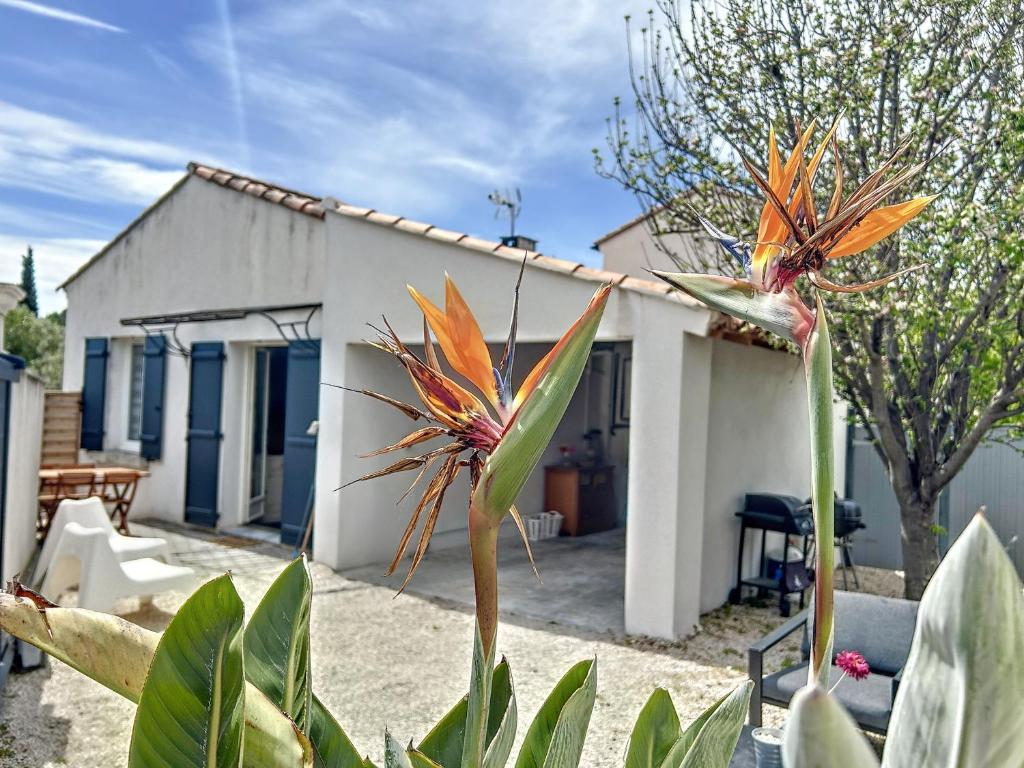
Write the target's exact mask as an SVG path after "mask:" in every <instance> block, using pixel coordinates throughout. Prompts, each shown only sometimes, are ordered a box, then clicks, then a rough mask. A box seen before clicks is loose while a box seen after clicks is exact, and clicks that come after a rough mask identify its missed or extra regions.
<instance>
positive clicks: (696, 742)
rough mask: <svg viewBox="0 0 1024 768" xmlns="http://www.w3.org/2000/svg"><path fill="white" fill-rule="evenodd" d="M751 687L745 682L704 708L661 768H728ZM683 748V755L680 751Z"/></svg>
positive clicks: (744, 718) (740, 728)
mask: <svg viewBox="0 0 1024 768" xmlns="http://www.w3.org/2000/svg"><path fill="white" fill-rule="evenodd" d="M753 688H754V684H753V683H752V682H751V681H749V680H747V681H746V682H744V683H743V684H742V685H739V686H737V687H736V688H735V689H734V690H733V691H732V693H729V694H728V695H726V696H723V697H722V698H721V699H719V700H718V701H717V702H715V703H714V704H712V705H711V706H710V707H708V709H706V710H705V711H704V712H703V713H702V714H701V716H700V717H699V718H697V719H696V720H695V721H694V722H693V723H691V724H690V727H689V728H687V729H686V731H685V732H684V733H683V735H682V737H681V738H680V739H679V744H678V745H677V746H676V747H675V748H673V750H672V753H671V754H670V755H669V756H668V757H667V758H666V759H665V762H663V763H662V766H663V768H728V766H729V762H730V761H731V760H732V755H733V753H734V752H735V751H736V743H737V742H738V741H739V738H740V731H742V730H743V722H744V720H746V717H747V705H748V704H749V703H750V692H751V691H752V690H753ZM684 745H685V753H683V754H680V751H681V750H680V748H681V747H683V746H684Z"/></svg>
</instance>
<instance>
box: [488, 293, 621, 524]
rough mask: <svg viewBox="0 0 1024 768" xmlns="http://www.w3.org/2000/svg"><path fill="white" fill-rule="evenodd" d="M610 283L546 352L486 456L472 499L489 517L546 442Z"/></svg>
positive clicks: (514, 490) (583, 359)
mask: <svg viewBox="0 0 1024 768" xmlns="http://www.w3.org/2000/svg"><path fill="white" fill-rule="evenodd" d="M608 292H609V287H608V286H604V287H602V288H601V289H599V290H598V292H597V293H596V294H595V295H594V298H593V299H592V300H591V302H590V305H589V306H588V307H587V309H586V311H585V312H584V313H583V315H582V316H580V318H579V319H578V320H577V321H576V323H575V324H573V326H572V328H570V329H569V331H568V332H567V333H566V334H565V336H563V337H562V338H561V339H560V340H559V341H558V343H557V344H556V345H555V347H554V348H553V349H552V351H551V354H550V355H549V356H548V357H545V358H544V360H543V361H541V365H544V366H546V367H545V369H544V372H543V374H541V375H540V378H539V379H538V380H537V384H536V387H535V388H534V389H533V391H532V392H530V393H529V395H528V396H527V397H526V400H525V402H523V403H522V405H520V407H519V409H518V410H517V411H516V412H515V415H514V417H513V419H512V422H511V423H510V424H509V425H508V427H507V428H506V431H505V434H504V435H503V436H502V438H501V442H500V443H499V445H498V448H497V449H496V450H495V451H494V452H493V453H492V454H491V455H490V456H488V457H487V461H486V462H485V464H484V468H483V472H482V473H481V477H480V482H478V483H477V485H476V491H475V492H474V494H473V499H472V504H473V505H474V506H475V507H477V508H478V509H480V510H481V511H483V512H484V513H485V514H487V515H488V516H490V517H491V518H492V519H500V518H502V517H504V516H505V515H506V514H507V513H508V511H509V509H511V507H512V505H513V504H514V503H515V500H516V497H517V496H518V495H519V491H520V490H522V488H523V485H524V484H525V483H526V480H527V478H529V476H530V474H531V473H532V472H533V470H534V467H536V466H537V462H538V461H540V458H541V456H542V455H543V454H544V450H545V449H546V448H547V447H548V443H550V442H551V437H552V435H554V433H555V429H556V428H557V427H558V424H559V422H561V420H562V416H563V415H564V414H565V409H566V408H568V406H569V401H570V400H571V399H572V396H573V393H574V392H575V391H576V385H577V384H578V383H579V380H580V376H582V375H583V369H584V368H585V367H586V365H587V360H588V359H589V357H590V347H591V344H592V343H593V341H594V335H595V334H596V333H597V328H598V326H599V325H600V324H601V316H602V314H603V313H604V305H605V301H606V300H607V297H608Z"/></svg>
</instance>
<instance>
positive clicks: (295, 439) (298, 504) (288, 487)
mask: <svg viewBox="0 0 1024 768" xmlns="http://www.w3.org/2000/svg"><path fill="white" fill-rule="evenodd" d="M319 410H320V341H319V340H300V341H293V342H290V343H289V344H288V384H287V390H286V393H285V412H284V480H283V482H282V488H281V543H282V544H291V545H294V544H297V543H298V542H300V541H301V540H302V537H303V534H304V533H305V530H304V528H305V520H306V508H307V506H308V504H309V503H310V501H311V499H312V496H311V489H312V487H313V482H314V479H315V475H316V434H315V433H314V434H312V435H311V434H309V432H310V426H311V425H312V423H313V422H315V421H317V419H318V418H319Z"/></svg>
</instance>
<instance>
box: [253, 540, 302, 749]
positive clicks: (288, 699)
mask: <svg viewBox="0 0 1024 768" xmlns="http://www.w3.org/2000/svg"><path fill="white" fill-rule="evenodd" d="M312 591H313V586H312V582H311V581H310V578H309V569H308V568H307V567H306V558H305V556H302V557H299V558H296V559H295V560H294V561H292V563H291V564H290V565H288V566H287V567H286V568H285V569H284V570H283V571H282V572H281V575H280V576H278V577H277V578H276V579H275V580H274V583H273V584H271V585H270V589H268V590H267V592H266V594H264V595H263V599H262V600H260V604H259V605H258V606H257V607H256V610H255V611H253V614H252V618H251V619H250V620H249V623H248V625H247V626H246V628H245V676H246V679H247V680H248V681H249V682H250V683H252V684H253V685H255V686H256V687H257V688H259V689H260V690H261V691H263V693H265V694H266V695H267V697H268V698H269V699H270V700H271V701H272V702H274V703H275V704H276V705H277V706H278V708H279V709H280V710H281V711H282V712H284V713H285V714H286V715H288V716H289V717H290V718H291V719H292V720H293V721H294V722H295V724H296V725H297V726H298V727H299V728H301V729H302V730H303V731H306V732H309V724H310V709H311V707H312V681H311V679H310V674H311V673H310V655H309V609H310V598H311V595H312ZM315 743H316V742H314V745H315Z"/></svg>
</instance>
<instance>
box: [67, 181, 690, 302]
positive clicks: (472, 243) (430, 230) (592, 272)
mask: <svg viewBox="0 0 1024 768" xmlns="http://www.w3.org/2000/svg"><path fill="white" fill-rule="evenodd" d="M189 176H196V177H198V178H200V179H203V180H205V181H209V182H211V183H213V184H217V185H219V186H221V187H224V188H225V189H231V190H234V191H235V192H240V193H243V194H247V195H252V196H253V197H257V198H259V199H261V200H266V201H267V202H270V203H274V204H275V205H282V206H284V207H286V208H288V209H290V210H292V211H295V212H296V213H301V214H304V215H306V216H311V217H313V218H316V219H321V220H322V219H323V218H324V216H325V214H326V211H327V210H330V211H332V212H334V213H337V214H339V215H341V216H348V217H351V218H356V219H362V220H364V221H368V222H371V223H374V224H378V225H381V226H385V227H390V228H392V229H397V230H400V231H402V232H407V233H410V234H413V235H419V236H421V237H427V238H430V239H432V240H439V241H441V242H445V243H449V244H452V245H458V246H459V247H461V248H468V249H470V250H474V251H477V252H479V253H488V254H491V255H492V256H498V257H501V258H506V259H511V260H515V261H517V262H518V261H522V259H523V256H524V255H525V256H526V259H527V264H530V265H532V266H535V267H538V268H540V269H547V270H550V271H552V272H560V273H562V274H566V275H571V276H573V277H576V278H579V279H582V280H590V281H592V282H597V283H612V284H613V285H615V286H618V287H619V288H623V289H626V290H630V291H636V292H639V293H646V294H649V295H653V296H657V297H659V298H663V299H666V300H669V301H675V302H677V303H681V304H686V305H689V306H694V307H702V306H704V305H703V304H701V303H700V302H698V301H696V300H695V299H692V298H690V297H689V296H685V295H683V294H681V293H679V292H678V291H675V290H674V289H672V288H671V287H670V286H668V285H667V284H665V283H662V282H660V281H656V280H644V279H641V278H637V277H631V276H629V275H624V274H621V273H619V272H609V271H607V270H603V269H593V268H592V267H587V266H585V265H583V264H581V263H579V262H575V261H568V260H566V259H559V258H555V257H553V256H545V255H544V254H542V253H537V252H535V251H524V250H523V249H521V248H509V247H507V246H505V245H502V244H501V243H500V242H497V241H494V240H485V239H482V238H479V237H473V236H472V235H469V234H467V233H465V232H454V231H452V230H447V229H441V228H440V227H435V226H434V225H433V224H426V223H424V222H419V221H413V220H412V219H406V218H405V217H403V216H395V215H392V214H386V213H381V212H380V211H377V210H375V209H373V208H360V207H357V206H353V205H348V204H346V203H342V202H339V201H337V200H335V199H334V198H331V197H317V196H315V195H309V194H306V193H304V192H298V191H296V190H293V189H288V188H287V187H282V186H280V185H277V184H270V183H268V182H265V181H260V180H259V179H254V178H251V177H249V176H244V175H242V174H239V173H234V172H232V171H228V170H224V169H223V168H215V167H213V166H209V165H201V164H199V163H189V164H188V175H186V176H184V177H183V178H182V180H181V181H179V182H178V183H177V184H175V185H174V186H173V187H172V188H171V189H170V190H168V192H167V193H165V194H164V195H163V196H161V197H160V199H158V200H157V201H156V202H154V203H153V204H152V205H151V206H149V207H148V208H147V209H146V210H145V211H143V212H142V213H141V214H140V215H139V216H138V218H136V219H135V220H134V221H133V222H132V223H131V224H129V225H128V227H126V228H125V229H124V230H123V231H122V232H120V233H119V234H118V235H117V236H116V237H115V238H114V239H113V240H111V241H110V242H109V243H108V244H107V245H106V246H104V247H103V249H102V250H101V251H100V252H99V253H97V254H96V255H95V256H93V257H92V258H91V259H90V260H89V261H87V262H86V263H85V264H84V265H83V266H82V267H81V268H79V269H78V271H76V272H75V273H74V274H73V275H71V277H69V278H68V279H67V280H65V281H64V282H63V283H61V285H60V286H59V287H60V288H64V287H65V286H66V285H68V284H69V283H71V282H72V281H74V280H75V279H76V278H77V277H78V276H79V275H81V274H82V273H83V272H84V271H85V270H86V269H88V268H89V267H90V266H92V265H93V264H94V263H95V262H96V261H98V260H99V259H100V258H102V257H103V255H104V254H105V253H106V252H107V251H109V250H110V248H111V247H113V245H114V244H115V243H117V242H118V241H119V240H121V239H122V238H123V237H124V236H125V235H126V234H127V233H128V232H129V231H130V230H131V229H132V228H133V227H134V226H135V225H136V224H138V223H139V222H140V221H141V220H142V219H144V218H145V217H146V216H147V215H148V214H149V213H150V212H152V211H153V210H154V209H155V208H156V207H157V206H158V205H159V204H160V203H161V202H163V201H164V200H166V199H167V197H169V196H170V195H171V194H172V193H173V192H174V191H175V190H177V189H178V188H179V187H180V186H181V185H182V184H183V183H184V181H185V180H186V179H188V178H189Z"/></svg>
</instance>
